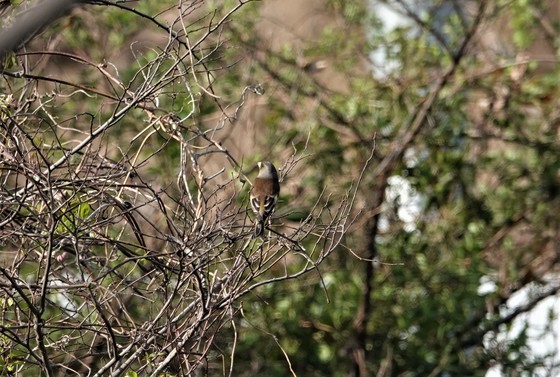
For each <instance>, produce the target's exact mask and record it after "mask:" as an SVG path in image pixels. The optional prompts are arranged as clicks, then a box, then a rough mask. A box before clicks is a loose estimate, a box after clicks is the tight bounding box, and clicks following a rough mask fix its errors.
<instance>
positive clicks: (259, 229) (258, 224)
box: [253, 219, 264, 238]
mask: <svg viewBox="0 0 560 377" xmlns="http://www.w3.org/2000/svg"><path fill="white" fill-rule="evenodd" d="M263 233H264V221H263V220H261V219H255V233H254V235H253V238H257V237H260V236H262V235H263Z"/></svg>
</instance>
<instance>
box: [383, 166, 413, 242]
mask: <svg viewBox="0 0 560 377" xmlns="http://www.w3.org/2000/svg"><path fill="white" fill-rule="evenodd" d="M387 182H388V183H389V185H388V186H387V191H386V200H387V202H389V203H395V204H396V205H397V207H398V208H397V216H398V217H399V220H401V221H402V222H403V223H404V229H405V230H406V231H407V232H412V231H414V230H416V222H417V221H418V217H419V216H420V214H421V208H422V196H421V195H420V194H419V193H418V192H416V190H415V189H414V188H413V187H412V185H411V184H410V183H409V182H408V181H407V180H406V178H405V177H402V176H400V175H393V176H391V177H389V179H388V180H387Z"/></svg>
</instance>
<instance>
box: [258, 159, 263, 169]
mask: <svg viewBox="0 0 560 377" xmlns="http://www.w3.org/2000/svg"><path fill="white" fill-rule="evenodd" d="M257 166H258V167H259V169H260V168H262V162H261V161H259V162H257Z"/></svg>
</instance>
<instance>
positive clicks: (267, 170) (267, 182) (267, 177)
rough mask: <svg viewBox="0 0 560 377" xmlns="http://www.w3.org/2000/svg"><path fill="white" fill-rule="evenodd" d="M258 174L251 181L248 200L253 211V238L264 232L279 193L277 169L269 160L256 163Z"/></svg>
mask: <svg viewBox="0 0 560 377" xmlns="http://www.w3.org/2000/svg"><path fill="white" fill-rule="evenodd" d="M257 166H258V167H259V174H258V175H257V177H256V178H255V181H254V182H253V187H252V188H251V194H250V197H249V202H250V203H251V208H252V210H253V212H254V213H255V232H254V238H257V237H259V236H261V235H262V234H263V232H264V226H265V223H266V221H267V220H268V219H269V218H270V216H271V215H272V212H274V207H275V206H276V202H277V201H278V195H280V182H279V181H278V171H277V170H276V167H274V165H273V164H272V162H270V161H261V162H259V163H257Z"/></svg>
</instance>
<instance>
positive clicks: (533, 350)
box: [479, 279, 560, 377]
mask: <svg viewBox="0 0 560 377" xmlns="http://www.w3.org/2000/svg"><path fill="white" fill-rule="evenodd" d="M553 284H554V285H556V284H558V282H554V283H551V286H553ZM495 288H496V286H495V284H494V283H493V282H492V281H491V279H486V280H484V281H481V285H480V288H479V294H485V293H490V292H492V291H494V290H495ZM534 289H535V286H532V285H528V286H526V287H525V288H523V289H522V290H520V291H519V292H516V293H515V294H513V295H512V296H511V298H510V299H509V300H508V301H507V303H506V306H505V307H506V310H505V311H504V314H503V315H508V314H510V313H512V312H513V311H514V310H515V309H516V308H518V307H520V306H523V305H525V304H527V302H528V301H529V300H530V299H531V295H532V294H534V293H535V292H534V291H533V290H534ZM542 289H543V288H540V290H542ZM551 311H552V313H553V319H552V323H550V313H551ZM559 314H560V298H559V297H557V296H551V297H548V298H546V299H544V300H543V301H541V302H540V303H539V304H538V305H537V306H535V308H533V309H532V310H531V311H529V312H527V313H523V314H521V315H519V316H518V317H517V318H516V319H515V320H514V321H513V323H512V325H511V328H510V329H509V330H508V329H507V327H506V326H505V325H504V326H502V327H501V329H500V332H499V333H498V334H497V335H495V336H493V337H492V336H487V337H486V339H485V344H486V345H487V346H490V344H489V343H490V342H492V343H495V342H497V343H498V344H507V343H508V342H510V341H511V340H513V339H515V338H516V337H517V336H519V334H520V332H521V331H522V330H523V328H524V327H525V326H526V325H528V330H527V335H528V341H527V344H528V347H529V349H530V355H528V356H529V359H531V358H534V359H538V358H541V357H545V356H547V355H550V354H553V355H554V357H553V358H551V359H548V360H549V364H550V365H549V366H550V369H552V370H557V367H555V366H557V365H558V363H560V340H559V339H560V338H559V336H560V319H559V318H558V315H559ZM550 375H551V374H550V370H549V368H541V370H540V371H539V370H537V372H536V373H535V374H534V376H537V377H539V376H542V377H545V376H550ZM506 376H507V375H506V374H505V373H504V372H503V370H502V368H501V365H499V364H498V365H495V366H493V367H492V368H490V369H489V370H488V372H487V373H486V377H506Z"/></svg>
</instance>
